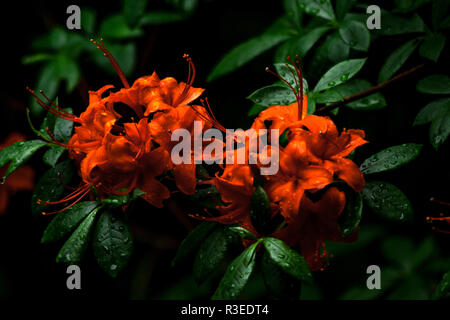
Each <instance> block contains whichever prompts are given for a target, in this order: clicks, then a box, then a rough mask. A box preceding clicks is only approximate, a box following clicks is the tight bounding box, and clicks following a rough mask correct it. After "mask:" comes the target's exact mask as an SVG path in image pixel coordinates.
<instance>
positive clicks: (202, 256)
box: [193, 228, 229, 283]
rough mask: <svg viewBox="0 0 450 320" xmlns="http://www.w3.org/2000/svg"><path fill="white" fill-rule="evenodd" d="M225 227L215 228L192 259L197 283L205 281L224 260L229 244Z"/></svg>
mask: <svg viewBox="0 0 450 320" xmlns="http://www.w3.org/2000/svg"><path fill="white" fill-rule="evenodd" d="M228 238H229V235H228V234H227V233H226V229H225V228H217V229H216V230H214V231H213V232H212V233H211V234H210V235H209V236H208V237H207V238H206V239H204V241H203V244H202V245H201V246H200V249H199V250H198V252H197V255H196V256H195V260H194V267H193V271H194V277H195V280H196V281H197V282H198V283H201V282H203V281H205V280H206V279H207V278H208V277H209V276H210V275H211V274H212V273H213V272H214V271H215V270H216V269H217V268H218V267H219V266H220V264H221V263H222V261H224V259H225V256H226V253H227V250H228V244H229V240H228Z"/></svg>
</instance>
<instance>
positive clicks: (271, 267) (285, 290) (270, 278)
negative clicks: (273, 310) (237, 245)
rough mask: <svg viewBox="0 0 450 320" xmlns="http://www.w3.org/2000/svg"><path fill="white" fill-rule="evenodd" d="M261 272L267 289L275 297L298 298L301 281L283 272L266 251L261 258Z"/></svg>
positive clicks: (284, 298)
mask: <svg viewBox="0 0 450 320" xmlns="http://www.w3.org/2000/svg"><path fill="white" fill-rule="evenodd" d="M262 274H263V278H264V283H265V285H266V288H267V289H268V291H269V292H270V293H271V295H273V296H274V297H275V298H277V299H283V300H298V299H299V297H300V293H301V281H300V280H298V279H296V278H294V277H293V276H291V275H289V274H287V273H286V272H284V271H283V270H282V269H281V268H280V267H279V266H278V265H277V264H276V263H275V262H273V260H272V259H271V258H270V255H269V254H268V253H267V252H264V254H263V258H262Z"/></svg>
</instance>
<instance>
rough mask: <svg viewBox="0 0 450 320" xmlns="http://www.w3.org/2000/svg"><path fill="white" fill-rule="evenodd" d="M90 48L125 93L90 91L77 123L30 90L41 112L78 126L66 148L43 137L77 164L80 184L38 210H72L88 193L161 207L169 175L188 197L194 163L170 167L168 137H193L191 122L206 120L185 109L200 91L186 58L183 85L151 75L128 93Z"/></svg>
mask: <svg viewBox="0 0 450 320" xmlns="http://www.w3.org/2000/svg"><path fill="white" fill-rule="evenodd" d="M94 43H95V42H94ZM95 44H96V45H97V47H98V48H99V49H101V50H102V51H104V52H105V56H107V57H108V58H109V59H110V60H111V62H112V64H113V66H114V67H115V68H116V71H117V72H118V74H119V76H120V78H121V79H122V82H123V84H124V88H122V89H120V90H119V91H116V92H111V89H113V86H112V85H106V86H104V87H102V88H101V89H99V90H97V91H90V92H89V105H88V107H87V108H86V110H85V111H84V112H83V113H81V115H80V116H79V117H77V116H74V115H72V114H70V113H68V112H66V111H64V110H63V109H62V108H60V107H58V106H57V105H56V104H55V103H53V102H52V101H51V100H50V99H48V98H47V97H46V96H45V94H43V95H44V97H45V98H46V99H47V101H48V103H46V102H44V101H43V100H41V99H40V98H39V97H38V96H37V95H36V94H35V93H34V92H33V91H31V90H30V92H31V93H32V94H33V95H34V97H35V98H36V101H37V102H38V103H39V104H40V105H41V106H42V107H43V108H44V109H46V110H47V111H49V112H51V113H53V114H55V115H57V116H58V117H61V118H63V119H67V120H70V121H73V122H75V123H76V124H78V126H76V127H75V133H74V134H73V136H72V137H71V139H70V141H69V142H68V143H67V144H63V143H61V142H59V141H57V140H56V139H54V136H53V135H52V133H51V132H48V133H49V135H50V136H51V137H52V138H53V140H52V141H50V142H52V143H55V144H59V145H62V146H64V147H66V148H67V149H68V150H69V153H70V157H71V158H72V159H74V160H75V161H76V163H77V164H78V167H79V174H80V176H81V178H82V180H83V184H82V185H81V186H80V187H79V188H77V189H76V190H75V191H74V192H73V193H71V194H70V195H68V196H66V197H65V198H64V199H61V200H59V201H54V202H50V201H41V204H46V205H49V204H58V203H63V202H68V201H72V204H71V205H70V206H72V205H74V204H75V203H76V202H78V201H79V200H81V199H82V198H83V197H84V196H85V195H87V194H88V193H89V192H90V190H91V188H92V187H94V188H95V190H96V192H97V193H98V195H99V196H100V198H104V197H105V196H108V195H125V194H128V193H130V192H131V191H133V190H134V189H135V188H138V189H140V190H142V191H143V192H144V193H145V194H143V195H142V198H144V199H145V200H146V201H148V202H149V203H150V204H152V205H154V206H155V207H162V206H163V201H164V200H165V199H168V198H169V197H170V191H169V189H168V188H167V187H166V186H165V185H164V184H163V183H161V181H160V179H159V178H160V177H162V176H164V175H165V174H167V173H168V172H169V171H171V172H172V173H173V178H174V180H175V183H176V186H177V187H178V189H179V190H180V191H181V192H183V193H185V194H193V193H194V192H195V189H196V176H195V172H196V167H195V166H196V165H195V163H194V162H193V161H192V162H191V164H179V165H175V164H173V162H172V161H171V159H170V153H171V149H172V147H173V142H172V141H171V133H172V132H173V131H174V130H176V129H178V128H183V129H187V130H189V131H192V130H193V123H194V121H195V120H200V119H201V117H202V114H206V111H205V109H204V108H203V107H202V106H191V105H190V103H191V102H193V101H194V100H195V99H197V98H198V97H199V96H200V95H201V94H202V93H203V91H204V89H201V88H194V87H192V83H193V81H194V78H195V68H194V65H193V63H192V60H191V58H190V57H189V56H187V55H185V58H186V60H187V61H188V64H189V76H188V80H187V82H186V83H184V82H178V81H177V80H175V79H174V78H172V77H167V78H164V79H160V78H159V77H158V75H157V74H156V72H154V73H153V74H152V75H150V76H144V77H141V78H139V79H137V80H136V81H135V82H134V83H133V85H132V86H131V87H130V86H129V85H128V82H127V81H126V79H125V77H124V75H123V73H122V71H121V70H120V68H119V66H118V65H117V63H116V62H115V60H114V58H113V57H112V56H111V54H110V53H109V51H108V50H107V49H106V48H105V47H104V46H103V44H101V45H100V44H97V43H95ZM203 117H204V116H203ZM207 128H208V127H207V124H206V125H205V129H207ZM192 156H193V155H192Z"/></svg>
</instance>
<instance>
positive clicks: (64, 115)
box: [26, 87, 82, 123]
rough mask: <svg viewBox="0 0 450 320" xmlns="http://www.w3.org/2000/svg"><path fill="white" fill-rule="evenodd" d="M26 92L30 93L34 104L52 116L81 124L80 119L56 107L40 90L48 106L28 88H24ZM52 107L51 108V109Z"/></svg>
mask: <svg viewBox="0 0 450 320" xmlns="http://www.w3.org/2000/svg"><path fill="white" fill-rule="evenodd" d="M26 90H27V91H28V92H29V93H31V95H32V96H33V97H34V98H35V100H36V102H37V103H38V104H39V105H40V106H41V107H42V108H43V109H44V110H46V111H48V112H50V113H52V114H54V115H55V116H57V117H59V118H62V119H65V120H69V121H72V122H77V123H82V121H81V119H80V118H79V117H77V116H74V115H73V114H71V113H70V112H67V111H65V110H63V109H61V108H60V107H58V106H57V105H56V104H55V103H54V102H53V101H52V100H50V99H49V98H48V97H47V96H46V95H45V94H44V92H43V91H42V90H40V93H41V94H42V95H43V96H44V97H45V99H47V100H48V102H49V103H50V105H48V104H47V103H45V102H44V101H42V99H40V98H39V97H38V96H37V95H36V94H35V92H34V90H32V89H31V88H30V87H26ZM52 106H53V107H52Z"/></svg>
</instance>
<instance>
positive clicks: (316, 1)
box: [299, 0, 335, 20]
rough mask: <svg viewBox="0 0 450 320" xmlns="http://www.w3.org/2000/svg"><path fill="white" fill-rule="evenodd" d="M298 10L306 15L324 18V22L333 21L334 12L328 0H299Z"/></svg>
mask: <svg viewBox="0 0 450 320" xmlns="http://www.w3.org/2000/svg"><path fill="white" fill-rule="evenodd" d="M299 2H300V3H299V6H300V9H302V10H304V11H305V12H306V13H308V14H311V15H314V16H317V17H321V18H324V19H326V20H334V19H335V15H334V10H333V6H332V5H331V2H330V0H299Z"/></svg>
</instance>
